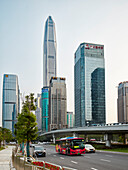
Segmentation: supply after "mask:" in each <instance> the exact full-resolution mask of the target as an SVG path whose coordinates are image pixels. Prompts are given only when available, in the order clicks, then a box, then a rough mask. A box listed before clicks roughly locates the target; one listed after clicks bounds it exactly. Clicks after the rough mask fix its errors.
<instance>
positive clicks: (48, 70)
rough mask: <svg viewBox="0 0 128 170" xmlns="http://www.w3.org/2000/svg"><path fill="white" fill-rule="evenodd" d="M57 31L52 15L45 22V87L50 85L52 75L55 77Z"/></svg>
mask: <svg viewBox="0 0 128 170" xmlns="http://www.w3.org/2000/svg"><path fill="white" fill-rule="evenodd" d="M56 68H57V66H56V31H55V23H54V21H53V19H52V17H51V16H49V17H48V19H47V20H46V23H45V32H44V48H43V87H44V86H49V81H50V79H51V77H55V76H56V74H57V70H56Z"/></svg>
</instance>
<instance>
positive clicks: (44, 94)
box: [41, 87, 49, 132]
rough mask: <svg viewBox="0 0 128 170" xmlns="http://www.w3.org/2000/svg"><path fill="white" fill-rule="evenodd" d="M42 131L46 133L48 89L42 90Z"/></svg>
mask: <svg viewBox="0 0 128 170" xmlns="http://www.w3.org/2000/svg"><path fill="white" fill-rule="evenodd" d="M41 98H42V100H41V101H42V131H43V132H47V131H48V106H49V87H43V88H42V95H41Z"/></svg>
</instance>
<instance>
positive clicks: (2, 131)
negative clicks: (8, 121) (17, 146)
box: [0, 127, 12, 147]
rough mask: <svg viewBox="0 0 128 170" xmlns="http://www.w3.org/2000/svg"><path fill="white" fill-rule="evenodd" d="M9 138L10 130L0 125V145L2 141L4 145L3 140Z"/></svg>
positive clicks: (10, 137)
mask: <svg viewBox="0 0 128 170" xmlns="http://www.w3.org/2000/svg"><path fill="white" fill-rule="evenodd" d="M11 139H12V132H11V131H10V130H9V129H7V128H2V127H0V147H1V142H2V141H3V145H4V141H7V142H9V141H10V140H11Z"/></svg>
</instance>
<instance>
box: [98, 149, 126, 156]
mask: <svg viewBox="0 0 128 170" xmlns="http://www.w3.org/2000/svg"><path fill="white" fill-rule="evenodd" d="M96 152H101V153H113V154H120V155H128V153H125V152H114V151H103V150H96Z"/></svg>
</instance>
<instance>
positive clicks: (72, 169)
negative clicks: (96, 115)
mask: <svg viewBox="0 0 128 170" xmlns="http://www.w3.org/2000/svg"><path fill="white" fill-rule="evenodd" d="M63 168H66V169H70V170H77V169H74V168H69V167H66V166H63Z"/></svg>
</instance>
